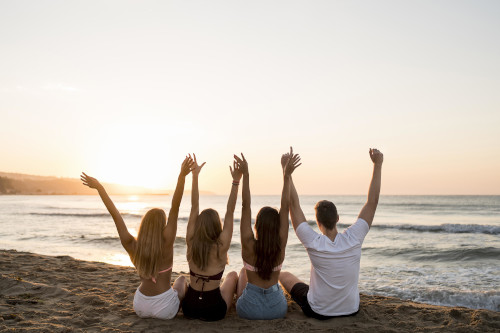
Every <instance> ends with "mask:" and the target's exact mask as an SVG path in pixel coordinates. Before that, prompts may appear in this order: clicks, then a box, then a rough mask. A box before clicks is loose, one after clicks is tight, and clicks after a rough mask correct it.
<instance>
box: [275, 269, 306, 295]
mask: <svg viewBox="0 0 500 333" xmlns="http://www.w3.org/2000/svg"><path fill="white" fill-rule="evenodd" d="M279 281H280V283H281V285H282V286H283V288H284V289H285V290H286V292H287V293H290V291H291V290H292V288H293V286H295V284H297V283H299V282H303V281H301V280H300V279H299V278H298V277H296V276H295V275H293V274H292V273H290V272H283V271H282V272H280V277H279Z"/></svg>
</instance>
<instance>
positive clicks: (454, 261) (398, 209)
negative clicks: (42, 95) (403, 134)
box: [0, 195, 500, 311]
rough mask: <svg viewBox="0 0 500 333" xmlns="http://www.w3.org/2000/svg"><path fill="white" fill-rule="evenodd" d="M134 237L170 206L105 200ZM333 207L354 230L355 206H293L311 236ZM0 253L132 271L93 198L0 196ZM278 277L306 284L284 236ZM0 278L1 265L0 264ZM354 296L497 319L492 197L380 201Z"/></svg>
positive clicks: (179, 258)
mask: <svg viewBox="0 0 500 333" xmlns="http://www.w3.org/2000/svg"><path fill="white" fill-rule="evenodd" d="M112 199H113V200H114V202H115V204H116V205H117V207H118V209H119V210H120V212H122V214H123V217H124V220H125V222H126V224H127V226H128V227H129V230H130V231H131V233H132V234H133V235H136V233H137V230H138V228H139V224H140V221H141V217H142V215H143V214H144V213H145V212H146V211H147V210H148V209H150V208H153V207H160V208H164V209H165V210H166V212H167V214H168V209H169V208H170V202H171V196H161V195H157V196H113V197H112ZM321 199H327V200H331V201H333V202H334V203H335V204H336V206H337V209H338V211H339V214H340V222H339V225H338V226H339V228H338V229H339V231H340V232H342V230H344V229H345V228H346V227H348V226H349V225H350V224H352V223H353V222H355V220H356V217H357V215H358V213H359V211H360V209H361V207H362V206H363V204H364V201H365V200H366V197H365V196H301V197H300V200H301V205H302V209H303V210H304V213H305V214H306V218H307V219H308V222H309V224H310V225H311V226H312V227H313V228H314V229H315V230H317V231H318V228H317V226H316V223H315V218H314V208H313V207H314V205H315V203H316V202H317V201H319V200H321ZM279 203H280V197H279V196H256V195H254V196H252V216H253V217H255V216H256V214H257V212H258V209H259V208H261V207H263V206H272V207H279ZM226 204H227V196H215V195H210V196H203V195H202V196H201V197H200V209H201V210H202V209H205V208H214V209H216V210H217V211H218V212H219V215H220V216H221V217H223V216H224V214H225V207H226ZM189 210H190V197H189V195H184V198H183V203H182V205H181V209H180V214H179V220H178V230H177V239H176V242H175V248H174V252H175V253H174V267H173V270H174V271H177V272H188V270H189V269H188V265H187V262H186V256H185V254H186V245H185V233H186V223H187V218H188V216H189ZM240 216H241V196H240V197H239V199H238V203H237V205H236V212H235V226H234V233H233V240H232V245H231V248H230V251H229V265H228V267H227V268H226V271H225V274H227V273H228V272H230V271H231V270H235V271H237V272H239V270H240V269H241V267H242V260H241V244H240V234H239V220H240ZM0 248H1V249H15V250H18V251H29V252H34V253H39V254H47V255H69V256H72V257H74V258H77V259H82V260H90V261H102V262H106V263H110V264H117V265H129V266H132V264H131V262H130V259H129V258H128V256H127V254H126V252H125V250H124V249H123V248H122V247H121V244H120V241H119V238H118V234H117V232H116V229H115V226H114V223H113V220H112V219H111V217H110V216H109V214H108V213H107V211H106V209H105V207H104V205H103V204H102V202H101V200H100V198H99V196H98V195H95V196H77V195H74V196H20V195H19V196H0ZM283 270H287V271H291V272H292V273H294V274H296V275H297V276H299V277H300V278H301V279H304V280H305V281H307V282H308V281H309V274H310V262H309V258H308V256H307V253H306V251H305V249H304V248H303V246H302V245H301V244H300V242H299V241H298V239H297V237H296V235H295V233H294V231H293V228H292V227H291V226H290V234H289V238H288V244H287V252H286V259H285V262H284V264H283ZM0 271H1V263H0ZM359 288H360V291H361V292H362V293H365V294H370V295H382V296H394V297H398V298H401V299H405V300H412V301H417V302H423V303H429V304H436V305H448V306H465V307H468V308H474V309H479V308H482V309H489V310H494V311H500V196H381V198H380V203H379V206H378V209H377V213H376V215H375V219H374V222H373V225H372V228H371V230H370V232H369V233H368V235H367V236H366V238H365V241H364V243H363V247H362V257H361V271H360V278H359Z"/></svg>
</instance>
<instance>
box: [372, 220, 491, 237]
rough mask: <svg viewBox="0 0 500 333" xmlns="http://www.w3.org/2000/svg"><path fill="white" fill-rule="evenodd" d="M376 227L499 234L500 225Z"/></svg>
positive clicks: (377, 227)
mask: <svg viewBox="0 0 500 333" xmlns="http://www.w3.org/2000/svg"><path fill="white" fill-rule="evenodd" d="M372 228H375V229H399V230H403V231H406V230H408V231H420V232H444V233H450V234H463V233H470V234H490V235H499V234H500V226H494V225H484V224H451V223H450V224H440V225H415V224H397V225H390V224H373V225H372Z"/></svg>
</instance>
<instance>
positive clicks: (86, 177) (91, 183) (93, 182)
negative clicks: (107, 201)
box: [80, 172, 102, 189]
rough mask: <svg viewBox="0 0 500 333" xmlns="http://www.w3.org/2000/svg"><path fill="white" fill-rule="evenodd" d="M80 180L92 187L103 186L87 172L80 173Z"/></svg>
mask: <svg viewBox="0 0 500 333" xmlns="http://www.w3.org/2000/svg"><path fill="white" fill-rule="evenodd" d="M80 180H81V181H82V182H83V185H85V186H88V187H90V188H95V189H99V187H101V186H102V185H101V183H99V181H98V180H97V179H95V178H93V177H90V176H89V175H87V174H86V173H85V172H82V174H81V175H80Z"/></svg>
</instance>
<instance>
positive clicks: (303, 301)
mask: <svg viewBox="0 0 500 333" xmlns="http://www.w3.org/2000/svg"><path fill="white" fill-rule="evenodd" d="M308 291H309V286H308V285H307V284H305V283H303V282H298V283H296V284H294V286H293V288H292V290H290V296H292V299H293V300H294V301H295V303H297V304H298V305H299V306H300V308H301V309H302V312H304V314H305V315H306V316H308V317H311V318H316V319H319V320H326V319H331V318H337V317H349V316H354V315H356V314H357V313H358V312H359V309H358V311H356V312H354V313H351V314H348V315H342V316H323V315H321V314H319V313H316V312H314V311H313V309H311V306H310V305H309V302H308V301H307V292H308Z"/></svg>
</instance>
